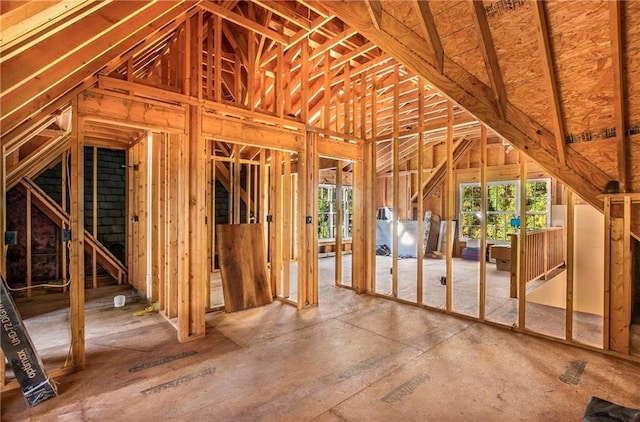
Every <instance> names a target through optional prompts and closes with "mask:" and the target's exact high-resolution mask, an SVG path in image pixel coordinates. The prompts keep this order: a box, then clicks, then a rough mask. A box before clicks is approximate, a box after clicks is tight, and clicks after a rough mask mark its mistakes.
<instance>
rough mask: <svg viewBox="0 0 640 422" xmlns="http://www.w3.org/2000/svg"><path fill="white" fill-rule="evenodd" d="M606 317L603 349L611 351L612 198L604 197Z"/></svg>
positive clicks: (603, 323)
mask: <svg viewBox="0 0 640 422" xmlns="http://www.w3.org/2000/svg"><path fill="white" fill-rule="evenodd" d="M603 309H604V316H603V321H602V343H603V344H602V348H603V350H605V351H606V350H609V348H610V346H609V345H610V339H611V335H610V333H611V330H610V325H611V318H610V315H611V197H610V196H608V195H606V196H605V197H604V306H603Z"/></svg>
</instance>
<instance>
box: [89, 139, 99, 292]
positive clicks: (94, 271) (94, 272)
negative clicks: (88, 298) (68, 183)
mask: <svg viewBox="0 0 640 422" xmlns="http://www.w3.org/2000/svg"><path fill="white" fill-rule="evenodd" d="M92 175H93V189H92V192H91V198H92V201H93V210H91V222H92V230H91V234H92V235H93V237H94V239H98V148H96V147H93V171H92ZM97 258H98V257H97V253H96V246H95V245H94V246H93V248H91V279H92V286H93V288H94V289H96V288H98V263H97V262H96V261H97Z"/></svg>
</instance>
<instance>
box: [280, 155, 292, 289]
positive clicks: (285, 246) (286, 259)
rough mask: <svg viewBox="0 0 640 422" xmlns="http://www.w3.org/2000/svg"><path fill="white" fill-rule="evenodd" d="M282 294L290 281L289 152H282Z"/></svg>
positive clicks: (290, 215) (288, 286) (288, 287)
mask: <svg viewBox="0 0 640 422" xmlns="http://www.w3.org/2000/svg"><path fill="white" fill-rule="evenodd" d="M282 158H283V164H284V166H283V174H282V177H281V179H282V231H281V233H282V265H283V268H282V269H283V271H282V273H283V274H282V276H283V277H282V278H283V279H282V295H283V296H284V297H285V298H288V297H289V292H290V281H291V230H292V225H291V220H292V214H291V154H289V153H284V154H282Z"/></svg>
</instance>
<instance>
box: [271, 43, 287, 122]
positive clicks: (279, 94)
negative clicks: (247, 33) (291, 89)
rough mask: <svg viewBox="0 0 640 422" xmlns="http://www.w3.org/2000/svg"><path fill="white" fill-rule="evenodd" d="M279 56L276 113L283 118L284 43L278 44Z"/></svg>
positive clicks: (275, 93)
mask: <svg viewBox="0 0 640 422" xmlns="http://www.w3.org/2000/svg"><path fill="white" fill-rule="evenodd" d="M277 48H278V58H277V71H276V89H275V91H274V94H273V95H275V103H276V115H277V116H278V117H279V118H280V119H282V118H283V117H284V108H285V99H284V89H285V86H284V83H285V81H284V79H285V74H284V72H285V68H284V60H285V57H284V53H283V51H282V44H278V47H277Z"/></svg>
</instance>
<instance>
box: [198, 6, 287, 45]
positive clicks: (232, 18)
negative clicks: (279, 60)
mask: <svg viewBox="0 0 640 422" xmlns="http://www.w3.org/2000/svg"><path fill="white" fill-rule="evenodd" d="M198 5H199V6H200V7H201V8H202V9H204V10H206V11H207V12H211V13H213V14H214V15H218V16H220V17H222V18H224V19H225V20H227V21H229V22H233V23H235V24H236V25H239V26H241V27H243V28H247V29H249V30H251V31H253V32H255V33H257V34H260V35H263V36H265V37H267V38H270V39H272V40H274V41H277V42H278V43H280V44H285V45H288V44H289V42H290V38H289V37H287V36H286V35H283V34H281V33H279V32H276V31H274V30H272V29H269V28H268V27H266V26H262V25H260V24H259V23H257V22H255V21H252V20H251V19H248V18H245V17H244V16H242V15H239V14H237V13H235V12H232V11H230V10H228V9H225V8H224V7H221V6H218V5H217V4H215V3H213V2H200V3H198Z"/></svg>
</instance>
